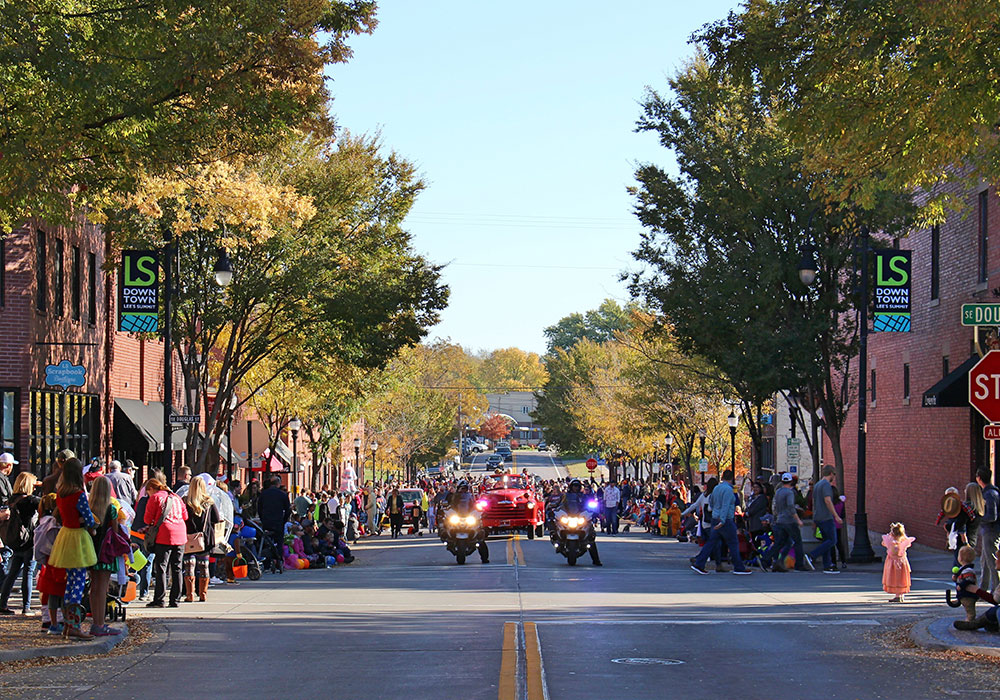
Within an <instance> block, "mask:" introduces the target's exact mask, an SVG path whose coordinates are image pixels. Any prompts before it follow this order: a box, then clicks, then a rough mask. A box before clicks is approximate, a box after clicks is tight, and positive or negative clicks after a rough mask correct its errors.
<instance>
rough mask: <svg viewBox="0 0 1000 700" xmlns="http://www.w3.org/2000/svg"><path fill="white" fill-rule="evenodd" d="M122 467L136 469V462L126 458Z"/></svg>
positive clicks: (127, 469) (126, 469)
mask: <svg viewBox="0 0 1000 700" xmlns="http://www.w3.org/2000/svg"><path fill="white" fill-rule="evenodd" d="M122 468H123V469H124V470H125V471H129V470H131V469H135V462H133V461H132V460H131V459H126V460H125V464H123V465H122Z"/></svg>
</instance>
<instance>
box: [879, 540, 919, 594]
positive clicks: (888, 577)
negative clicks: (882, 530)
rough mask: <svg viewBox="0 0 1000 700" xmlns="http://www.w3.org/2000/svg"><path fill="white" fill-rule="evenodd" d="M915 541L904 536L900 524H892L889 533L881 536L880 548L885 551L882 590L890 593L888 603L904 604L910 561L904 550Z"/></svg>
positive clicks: (908, 582)
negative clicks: (883, 548)
mask: <svg viewBox="0 0 1000 700" xmlns="http://www.w3.org/2000/svg"><path fill="white" fill-rule="evenodd" d="M915 541H916V538H915V537H907V536H906V528H904V527H903V524H902V523H893V524H892V525H891V526H890V527H889V532H887V533H886V534H884V535H882V546H883V547H885V549H886V557H885V566H884V567H883V569H882V590H884V591H885V592H886V593H891V594H892V595H893V597H892V598H890V599H889V602H890V603H905V602H906V599H905V596H906V594H907V593H909V592H910V561H909V559H907V558H906V550H907V549H909V548H910V545H912V544H913V543H914V542H915Z"/></svg>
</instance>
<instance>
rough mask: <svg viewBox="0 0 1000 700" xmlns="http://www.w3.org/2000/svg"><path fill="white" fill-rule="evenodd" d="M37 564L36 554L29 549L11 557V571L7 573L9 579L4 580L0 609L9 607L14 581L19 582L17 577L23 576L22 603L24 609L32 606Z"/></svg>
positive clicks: (0, 589)
mask: <svg viewBox="0 0 1000 700" xmlns="http://www.w3.org/2000/svg"><path fill="white" fill-rule="evenodd" d="M36 565H37V562H36V561H35V554H34V552H33V551H32V550H30V549H28V550H26V551H23V552H14V553H13V554H12V555H11V557H10V569H9V570H8V571H7V577H6V578H5V579H4V580H3V586H2V587H0V608H6V607H7V599H8V598H10V591H11V589H12V588H14V581H16V580H17V575H18V574H21V577H22V578H21V602H22V607H25V608H27V607H29V606H30V605H31V592H32V588H33V587H34V585H35V566H36Z"/></svg>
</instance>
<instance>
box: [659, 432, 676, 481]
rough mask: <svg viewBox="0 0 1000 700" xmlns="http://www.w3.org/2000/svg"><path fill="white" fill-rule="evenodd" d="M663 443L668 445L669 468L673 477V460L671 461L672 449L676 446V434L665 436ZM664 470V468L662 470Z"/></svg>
mask: <svg viewBox="0 0 1000 700" xmlns="http://www.w3.org/2000/svg"><path fill="white" fill-rule="evenodd" d="M663 444H664V445H666V447H667V468H668V469H670V477H671V478H673V476H674V474H673V466H672V465H673V462H671V461H670V451H671V449H672V448H673V446H674V436H673V435H667V436H666V437H665V438H663ZM661 471H662V470H661Z"/></svg>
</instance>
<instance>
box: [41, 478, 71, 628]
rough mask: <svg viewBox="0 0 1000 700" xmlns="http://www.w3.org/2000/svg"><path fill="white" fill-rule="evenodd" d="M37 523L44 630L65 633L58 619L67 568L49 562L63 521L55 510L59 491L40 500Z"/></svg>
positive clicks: (64, 589)
mask: <svg viewBox="0 0 1000 700" xmlns="http://www.w3.org/2000/svg"><path fill="white" fill-rule="evenodd" d="M38 515H39V519H38V525H37V526H36V527H35V550H34V555H35V561H37V562H38V563H39V565H40V566H39V573H38V593H39V600H40V602H41V604H42V631H43V632H44V631H48V633H49V634H62V631H63V626H62V622H60V620H59V617H60V615H59V611H60V609H61V608H62V599H63V594H64V593H65V592H66V570H65V569H57V568H56V567H54V566H50V565H49V564H48V560H49V554H50V553H51V552H52V545H53V544H55V541H56V535H57V534H59V528H60V527H61V523H60V522H59V519H58V518H59V511H58V510H56V495H55V494H54V493H50V494H46V495H45V497H44V498H42V501H41V503H39V504H38Z"/></svg>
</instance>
